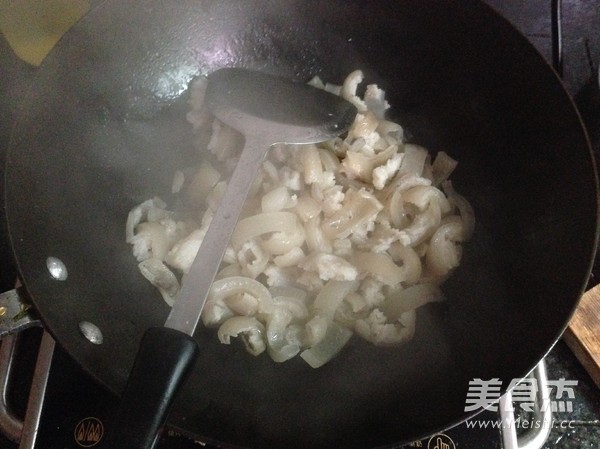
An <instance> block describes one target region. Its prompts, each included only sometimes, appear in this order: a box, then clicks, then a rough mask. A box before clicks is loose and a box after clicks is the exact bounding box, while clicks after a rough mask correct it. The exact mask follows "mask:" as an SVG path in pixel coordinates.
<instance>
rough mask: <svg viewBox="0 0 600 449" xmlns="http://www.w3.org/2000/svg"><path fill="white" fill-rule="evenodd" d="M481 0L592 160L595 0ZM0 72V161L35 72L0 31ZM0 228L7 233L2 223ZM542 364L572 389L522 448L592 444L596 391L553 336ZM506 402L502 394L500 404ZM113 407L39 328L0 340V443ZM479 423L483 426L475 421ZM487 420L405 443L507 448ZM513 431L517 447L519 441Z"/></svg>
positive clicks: (599, 103)
mask: <svg viewBox="0 0 600 449" xmlns="http://www.w3.org/2000/svg"><path fill="white" fill-rule="evenodd" d="M92 3H94V2H93V1H92ZM487 3H489V4H490V5H491V6H492V7H494V8H495V9H497V10H498V11H499V12H500V13H501V14H503V15H504V16H505V17H506V18H507V19H508V20H509V21H511V22H512V23H513V24H514V25H515V27H516V28H518V29H519V30H520V31H521V32H522V33H523V34H524V35H525V36H526V37H527V38H528V39H529V40H530V41H531V42H532V43H533V45H534V46H535V47H536V48H537V49H538V51H539V52H540V53H541V54H542V55H543V56H544V57H545V58H546V59H547V60H548V61H549V63H554V66H555V67H556V68H557V69H558V70H559V71H560V72H562V76H563V80H564V84H565V87H566V88H567V90H568V92H569V93H570V94H571V95H572V96H573V98H574V99H575V101H576V103H577V105H578V107H579V110H580V112H581V114H582V117H583V119H584V121H585V122H586V126H587V128H588V131H589V135H590V139H591V141H592V143H593V146H594V150H595V152H596V154H597V156H600V154H599V153H600V93H599V90H598V63H599V62H600V8H599V6H598V2H597V0H564V1H562V2H561V1H560V0H552V1H547V0H487ZM557 12H559V14H557ZM553 31H554V33H553ZM553 36H559V37H560V40H559V41H554V42H553ZM559 43H560V45H559ZM559 50H560V51H559ZM0 70H1V71H2V73H0V97H2V98H5V99H8V100H9V101H7V102H5V103H4V104H2V105H0V108H1V109H0V117H2V120H0V155H1V156H2V160H4V157H5V152H6V146H7V141H8V135H9V130H10V123H11V121H12V120H11V119H12V117H14V114H15V110H14V109H11V108H12V106H11V105H14V104H16V103H18V102H17V101H11V100H16V96H17V95H18V92H20V91H22V90H23V88H24V86H25V85H26V84H27V82H28V79H29V78H30V77H31V75H32V74H33V73H34V70H35V69H33V68H31V67H29V66H27V65H26V64H25V63H23V62H21V61H19V60H18V59H17V58H16V57H15V56H14V55H13V54H12V52H11V50H10V48H9V47H8V45H7V43H6V42H5V41H4V39H3V38H2V37H0ZM598 159H600V157H599V158H598ZM0 180H1V179H0ZM0 233H1V234H2V235H5V234H6V229H5V224H4V221H3V220H2V221H1V224H0ZM596 265H597V266H596V267H594V270H593V272H592V276H591V277H590V282H589V287H590V288H591V287H592V286H594V285H596V284H598V283H600V264H598V263H597V264H596ZM16 277H17V276H16V269H15V267H14V265H13V262H12V259H11V256H10V248H9V246H8V242H7V241H6V239H0V288H2V291H8V290H10V289H11V288H12V287H13V286H14V284H15V280H16ZM32 324H35V323H32ZM545 367H546V368H545V370H546V372H547V373H546V374H547V375H546V378H547V379H550V380H551V381H552V380H553V381H556V380H559V379H562V380H568V381H574V382H575V384H576V385H575V386H574V388H573V389H572V391H571V392H572V397H570V396H567V399H569V400H568V401H563V402H562V404H563V405H560V404H561V403H559V406H557V407H552V412H553V416H552V419H553V422H554V425H553V426H551V430H550V432H549V435H548V434H544V435H543V438H544V439H545V440H546V442H545V443H543V446H541V445H540V444H538V445H537V446H534V445H529V446H523V447H528V448H533V447H544V448H545V449H555V448H556V449H566V448H583V447H590V448H591V447H600V409H599V408H598V404H600V392H599V391H598V388H597V387H596V386H595V385H594V383H593V381H592V380H591V379H590V378H589V376H588V375H587V373H586V372H585V371H584V370H583V368H582V367H581V366H580V365H579V363H578V362H577V360H576V359H575V357H574V356H573V354H572V353H571V352H570V350H569V349H568V347H567V346H566V345H565V344H564V343H563V342H562V341H559V342H558V343H557V345H556V346H555V347H554V348H553V349H552V351H551V352H550V353H549V354H548V355H547V357H546V358H545ZM542 371H544V365H541V366H540V367H538V369H537V370H536V371H535V372H534V376H537V377H533V378H534V379H535V380H536V381H539V382H545V380H544V378H543V372H542ZM539 376H542V377H541V378H540V377H539ZM507 400H508V399H507V398H506V397H504V398H503V401H504V402H505V403H506V401H507ZM116 403H117V398H116V397H114V396H113V395H112V394H111V393H110V392H108V391H106V390H105V389H104V388H103V387H101V386H100V385H98V384H96V383H95V382H94V380H93V379H92V378H91V377H89V376H88V375H87V374H86V373H85V372H83V371H82V370H81V368H80V367H79V366H78V365H77V364H75V362H74V361H73V360H71V358H70V357H69V356H68V355H67V354H66V353H65V352H64V351H63V350H62V349H61V348H60V347H59V346H58V345H56V344H55V343H54V341H53V340H52V338H51V337H50V335H49V334H47V333H46V332H45V331H44V330H43V329H42V328H41V327H37V326H35V325H33V326H32V327H31V328H30V329H27V330H25V331H23V332H21V334H19V335H18V336H10V337H7V338H5V339H4V340H3V341H2V345H1V348H0V448H2V449H15V448H20V449H79V448H88V447H89V448H93V447H95V446H97V445H98V444H99V442H100V441H101V439H102V435H103V432H104V428H103V422H105V420H106V418H107V417H109V416H111V415H112V414H113V413H114V410H115V407H116ZM501 404H502V401H501ZM517 418H518V417H517ZM546 418H547V416H546ZM485 422H487V423H488V424H489V425H488V426H483V425H481V423H485ZM496 422H499V418H498V414H497V412H495V411H489V410H486V411H483V412H482V413H480V414H479V415H478V416H477V417H476V418H474V419H472V420H470V421H468V422H466V423H463V424H461V425H459V426H457V427H454V428H452V429H449V430H447V431H446V432H444V433H443V434H438V435H434V436H432V437H428V438H426V439H424V440H422V441H419V442H415V443H413V444H412V445H411V447H424V448H429V449H452V448H465V449H470V448H473V449H477V448H490V449H495V448H498V449H500V448H502V447H507V446H505V445H504V443H503V441H506V438H507V437H506V435H505V436H503V435H502V433H501V432H500V429H499V428H498V427H497V426H495V425H493V424H492V423H496ZM520 437H521V438H520V441H521V443H523V442H524V441H525V439H526V438H528V437H524V436H523V435H520ZM529 438H531V437H529ZM536 438H539V437H536ZM198 447H209V448H210V447H212V446H210V445H209V444H207V443H205V442H203V441H201V440H198V439H196V438H194V437H191V436H187V435H183V434H180V433H179V432H178V431H177V430H175V429H171V428H168V427H167V428H165V429H164V431H163V433H162V436H161V438H160V441H159V443H158V448H160V449H171V448H172V449H188V448H190V449H191V448H198Z"/></svg>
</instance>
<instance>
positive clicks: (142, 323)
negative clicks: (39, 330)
mask: <svg viewBox="0 0 600 449" xmlns="http://www.w3.org/2000/svg"><path fill="white" fill-rule="evenodd" d="M224 66H243V67H248V68H252V69H257V70H262V71H265V72H270V73H276V74H279V75H284V76H288V77H291V78H294V79H297V80H308V79H309V78H310V77H312V76H313V75H319V76H320V77H321V78H322V79H325V80H328V81H331V82H337V83H339V82H341V81H342V80H343V77H344V76H345V74H347V73H349V72H350V71H351V70H353V69H356V68H361V69H363V70H364V72H365V75H366V77H367V80H368V81H369V82H375V83H377V84H379V85H380V86H381V87H382V88H384V89H385V90H386V91H387V95H388V99H389V102H390V103H391V104H392V105H393V110H392V116H393V117H394V118H395V119H397V120H399V121H400V123H401V124H403V125H404V127H405V129H406V131H407V133H408V134H409V137H410V140H411V141H414V142H418V143H420V144H422V145H425V146H426V147H428V148H429V149H431V150H432V151H434V152H437V151H441V150H444V151H446V152H448V153H449V154H450V155H452V156H453V157H454V158H456V159H458V160H459V161H460V164H459V167H458V169H457V171H456V172H455V175H454V183H455V186H456V188H457V190H458V191H460V192H461V193H463V194H464V195H465V196H467V197H468V198H469V199H470V201H471V202H472V204H473V206H474V209H475V212H476V217H477V226H476V231H475V234H474V237H473V240H472V241H471V242H470V243H468V244H467V245H466V246H465V249H464V257H463V262H462V265H461V267H460V268H459V270H458V271H457V272H456V274H455V275H454V276H453V278H452V279H451V280H450V281H448V282H447V283H446V284H445V287H444V291H445V293H446V295H447V297H448V300H447V301H446V302H444V303H441V304H436V305H432V306H428V307H425V308H423V309H421V310H419V313H418V319H417V333H416V337H415V339H414V341H413V342H411V343H410V344H407V345H406V346H404V347H401V348H393V349H390V348H373V347H371V346H370V345H367V344H365V343H363V342H361V341H359V340H358V339H353V340H351V342H350V344H349V346H348V347H346V348H345V349H344V351H343V352H342V353H341V354H340V355H339V356H338V357H337V358H336V359H334V360H333V361H332V362H330V363H329V364H327V365H326V366H324V367H323V368H320V369H317V370H313V369H311V368H309V367H308V366H307V365H306V364H305V363H304V362H303V361H302V360H293V361H290V362H287V363H285V364H275V363H273V362H272V361H271V360H270V359H268V357H258V358H254V357H252V356H250V355H248V354H247V353H246V352H245V351H244V349H243V348H242V347H241V346H238V345H232V346H230V347H226V346H223V345H221V344H219V343H218V340H217V338H216V335H215V333H214V331H207V330H205V329H201V330H199V331H198V332H197V335H196V337H197V340H198V341H199V343H200V347H201V353H200V357H199V360H198V363H197V364H196V367H195V369H194V371H193V373H192V374H191V376H190V377H189V379H188V381H187V382H186V384H185V385H184V386H183V388H182V390H181V392H180V394H179V395H178V398H177V399H176V402H175V405H174V408H173V411H172V413H171V416H170V420H169V422H170V424H172V425H173V426H176V427H178V428H180V429H182V430H184V431H185V432H188V433H191V434H194V435H198V436H201V437H203V438H205V439H208V440H214V441H220V442H225V443H228V444H230V445H239V446H244V447H261V448H267V447H286V448H291V447H318V448H325V447H356V448H359V447H360V448H363V447H375V446H386V445H392V444H396V443H401V442H408V441H411V440H415V439H418V438H421V437H424V436H427V435H429V434H432V433H434V432H436V431H440V430H442V429H444V428H447V427H449V426H451V425H453V424H456V423H458V422H460V421H462V420H464V419H466V418H467V417H468V415H469V414H468V413H465V412H464V407H465V398H466V392H467V389H468V382H469V380H471V379H473V378H481V379H491V378H495V377H497V378H500V379H501V380H502V381H503V388H504V389H505V388H506V387H507V386H508V383H509V382H510V380H512V379H513V378H520V377H523V376H524V375H525V374H526V373H527V372H528V371H530V370H531V369H532V368H533V367H534V366H535V364H536V363H537V362H538V361H539V360H540V359H541V358H542V357H543V356H544V355H545V354H546V352H547V351H548V350H549V349H550V348H551V346H552V345H553V343H554V342H555V341H556V339H557V338H558V337H559V336H560V334H561V332H562V331H563V329H564V327H565V325H566V323H567V321H568V319H569V317H570V315H571V313H572V312H573V310H574V308H575V306H576V304H577V301H578V298H579V296H580V294H581V292H582V289H583V286H584V284H585V281H586V279H587V277H588V274H589V269H590V266H591V261H592V256H593V254H594V251H595V245H596V226H597V210H598V209H597V185H596V174H595V171H594V166H593V163H592V156H591V153H590V150H589V145H588V142H587V139H586V135H585V132H584V130H583V129H582V125H581V123H580V120H579V116H578V114H577V112H576V111H575V109H574V107H573V104H572V102H571V100H570V99H569V98H568V96H567V94H566V93H565V91H564V89H563V87H562V86H561V84H560V82H559V80H558V78H557V77H556V75H555V74H554V72H553V71H552V70H551V69H550V68H549V67H548V66H547V65H546V63H545V62H544V61H543V59H542V58H541V57H540V56H539V54H538V53H537V52H536V51H535V50H534V49H533V48H532V47H531V46H530V45H529V44H528V43H527V41H526V40H525V39H524V38H523V37H522V36H521V35H519V34H518V33H517V32H516V31H515V30H514V29H513V28H512V27H511V26H510V25H509V24H508V23H507V22H506V21H505V20H504V19H502V18H500V17H499V16H498V15H496V14H495V13H494V12H493V11H492V10H491V9H489V8H488V7H486V6H485V5H483V4H481V3H479V2H477V1H474V0H461V1H433V0H430V1H424V0H396V1H379V2H366V1H326V2H325V1H318V2H317V1H299V0H298V1H294V0H286V1H281V0H280V1H258V0H252V1H244V2H234V1H218V2H217V1H208V0H202V1H201V0H187V1H184V0H182V1H178V2H163V1H159V0H147V1H116V0H107V1H106V2H105V3H103V4H102V5H101V6H100V7H98V8H97V9H95V10H94V11H92V12H91V13H90V14H89V15H88V16H86V17H85V18H84V19H83V20H82V21H81V22H80V23H79V24H78V25H77V26H76V27H75V28H73V29H72V30H71V31H70V32H69V33H68V34H67V35H66V36H65V37H64V38H63V40H62V41H61V42H60V45H59V46H58V47H57V48H56V49H55V51H53V52H52V53H51V54H50V56H49V57H48V58H47V60H46V61H45V62H44V64H43V66H42V67H41V68H40V70H39V73H38V76H37V78H36V80H35V82H34V84H33V86H32V88H31V90H30V92H29V93H28V94H27V95H26V96H25V97H24V98H23V109H22V114H21V117H20V119H19V121H18V123H17V125H16V127H15V130H14V135H13V140H12V144H11V148H10V153H9V156H8V162H7V174H6V209H7V218H8V225H9V231H10V237H11V241H12V246H13V249H14V252H15V255H16V258H17V261H18V266H19V270H20V273H21V276H22V279H23V281H24V284H25V286H26V289H27V292H28V294H29V295H30V297H31V300H32V301H33V303H34V305H35V307H36V308H37V310H38V311H39V313H40V315H41V316H42V317H43V320H44V322H45V325H46V326H47V327H48V329H49V330H50V331H51V332H52V334H53V335H54V336H55V338H56V339H57V340H58V342H60V344H61V345H62V346H63V347H64V348H65V349H66V350H67V351H68V352H69V353H70V354H71V355H72V356H73V357H74V358H75V359H76V360H77V361H78V362H79V363H80V364H81V365H82V366H83V367H84V368H85V369H86V370H88V371H89V372H90V373H91V374H92V375H93V376H94V377H95V378H96V379H98V381H99V382H101V383H102V384H104V385H106V386H107V387H108V388H109V389H110V390H112V391H114V392H116V393H119V392H120V391H121V389H122V388H123V386H124V384H125V380H126V378H127V374H128V371H129V369H130V368H131V364H132V362H133V358H134V355H135V352H136V348H137V345H138V343H139V339H140V338H141V335H142V333H143V332H144V330H145V329H146V328H148V327H150V326H156V325H161V324H162V323H163V322H164V320H165V318H166V316H167V313H168V307H167V306H166V305H165V303H164V302H163V301H162V300H161V299H160V296H159V295H158V293H157V292H156V291H154V289H153V288H152V287H151V286H150V285H149V284H148V283H147V282H146V281H145V280H144V279H143V278H142V276H141V275H140V274H139V273H138V271H137V267H136V263H135V261H134V259H133V257H132V256H131V249H130V247H129V246H128V245H127V244H126V243H125V236H124V228H125V220H126V217H127V213H128V211H129V210H130V209H131V208H132V206H134V205H135V204H138V203H139V202H141V201H142V200H144V199H147V198H149V197H151V196H153V195H155V194H157V193H158V194H161V195H163V196H165V197H168V191H169V188H170V182H171V176H172V173H173V172H174V170H175V169H177V168H179V167H181V166H183V165H185V164H186V161H188V160H189V158H190V157H191V154H192V150H191V145H190V143H189V142H190V135H189V133H190V131H189V129H188V127H187V125H186V123H185V120H183V118H182V117H183V114H184V113H185V105H184V104H183V102H182V101H181V100H178V98H179V97H180V96H181V94H182V92H183V91H184V90H185V89H186V87H187V85H188V83H189V81H190V80H191V79H192V78H193V77H194V76H196V75H199V74H204V73H208V72H211V71H213V70H215V69H217V68H220V67H224ZM49 256H53V257H58V258H60V259H61V260H62V261H63V262H64V263H65V264H66V266H67V268H68V273H69V274H68V278H67V280H66V281H57V280H55V279H53V278H52V277H51V276H50V274H49V273H48V270H47V268H46V259H47V258H48V257H49ZM81 321H90V322H93V323H94V324H96V325H97V326H98V327H99V328H100V329H101V331H102V333H103V337H104V343H103V344H100V345H94V344H92V343H91V342H90V341H88V340H86V339H85V338H84V337H83V336H82V335H81V334H80V332H79V328H78V324H79V323H80V322H81Z"/></svg>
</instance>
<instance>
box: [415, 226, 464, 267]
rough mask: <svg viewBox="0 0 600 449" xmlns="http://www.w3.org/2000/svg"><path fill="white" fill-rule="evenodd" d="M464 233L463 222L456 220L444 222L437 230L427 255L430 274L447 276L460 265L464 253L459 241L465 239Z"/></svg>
mask: <svg viewBox="0 0 600 449" xmlns="http://www.w3.org/2000/svg"><path fill="white" fill-rule="evenodd" d="M464 234H465V232H464V226H463V224H462V222H456V221H452V222H449V223H446V224H443V225H442V226H440V227H439V228H438V230H437V231H435V233H434V234H433V236H432V237H431V240H430V242H429V247H428V248H427V253H426V255H425V260H426V263H427V270H428V272H429V273H430V274H432V275H433V276H445V275H446V274H448V272H449V271H450V270H452V269H453V268H456V267H457V266H458V265H459V263H460V259H461V255H462V250H461V247H460V245H459V243H460V242H461V241H463V238H464Z"/></svg>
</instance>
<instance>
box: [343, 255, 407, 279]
mask: <svg viewBox="0 0 600 449" xmlns="http://www.w3.org/2000/svg"><path fill="white" fill-rule="evenodd" d="M352 262H353V263H354V265H356V267H357V268H359V269H360V270H362V271H363V272H366V273H369V274H370V275H371V276H373V277H374V278H375V279H377V280H378V281H381V282H383V283H384V284H386V285H392V286H393V285H396V284H398V283H399V282H402V281H404V280H405V279H404V275H405V272H404V271H403V270H402V268H400V267H399V266H398V265H396V264H395V263H394V261H393V260H392V258H391V257H390V256H389V255H388V254H385V253H364V252H360V253H355V254H354V256H353V257H352Z"/></svg>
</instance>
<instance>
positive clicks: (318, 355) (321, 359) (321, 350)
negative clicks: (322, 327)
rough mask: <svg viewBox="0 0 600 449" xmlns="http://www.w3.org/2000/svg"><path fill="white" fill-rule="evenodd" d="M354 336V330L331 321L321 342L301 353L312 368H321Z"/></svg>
mask: <svg viewBox="0 0 600 449" xmlns="http://www.w3.org/2000/svg"><path fill="white" fill-rule="evenodd" d="M350 337H352V331H351V330H349V329H347V328H345V327H343V326H340V325H339V324H337V323H335V322H330V323H329V326H328V327H327V331H326V333H325V337H324V338H323V339H322V340H321V341H320V343H319V344H317V345H315V346H313V347H312V348H310V349H306V350H304V351H302V352H301V353H300V357H302V359H304V361H305V362H306V363H308V364H309V365H310V366H311V367H312V368H319V367H321V366H323V365H325V364H326V363H327V362H329V361H330V360H331V359H332V358H333V357H335V356H336V355H337V354H338V353H339V352H340V351H341V350H342V348H343V347H344V346H345V345H346V343H348V340H350Z"/></svg>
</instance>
